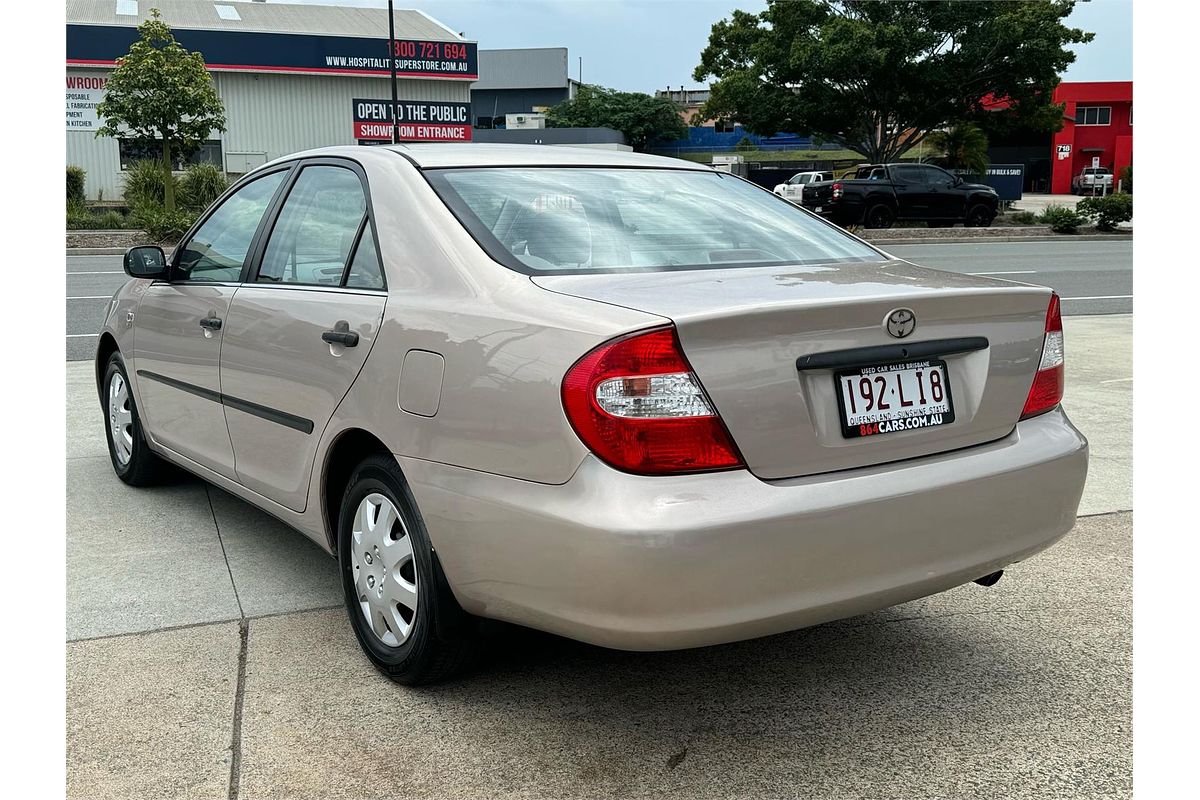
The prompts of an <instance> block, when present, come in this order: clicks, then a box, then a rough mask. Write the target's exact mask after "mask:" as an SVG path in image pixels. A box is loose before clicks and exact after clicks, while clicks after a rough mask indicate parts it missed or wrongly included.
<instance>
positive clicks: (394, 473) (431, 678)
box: [338, 456, 479, 685]
mask: <svg viewBox="0 0 1200 800" xmlns="http://www.w3.org/2000/svg"><path fill="white" fill-rule="evenodd" d="M338 562H339V565H340V571H341V575H342V588H343V590H344V592H345V599H346V610H347V612H348V613H349V615H350V624H351V626H352V627H353V628H354V635H355V636H356V637H357V639H358V643H359V645H360V646H361V647H362V649H363V652H364V653H365V654H366V655H367V658H369V659H370V660H371V663H372V664H374V665H375V668H376V669H378V670H379V671H380V672H382V673H383V674H384V675H386V676H387V677H388V678H390V679H392V680H393V681H396V682H397V683H403V684H408V685H416V684H421V683H433V682H435V681H439V680H442V679H444V678H448V677H450V676H452V675H454V674H455V673H458V672H460V671H462V670H463V669H464V668H465V667H467V666H468V665H469V664H470V662H471V661H472V660H473V657H474V656H475V654H476V653H477V651H478V641H479V639H478V633H477V630H478V626H477V620H476V619H475V618H474V617H471V616H470V615H468V614H467V613H466V612H464V611H463V610H462V608H461V607H460V606H459V605H458V602H457V601H456V600H455V599H454V595H453V594H452V593H451V591H450V587H449V585H448V584H447V583H446V579H445V576H444V575H442V572H441V568H440V567H439V566H438V564H437V563H436V557H435V555H434V552H433V548H432V546H431V545H430V543H429V537H428V535H427V534H426V533H425V526H424V524H423V523H422V521H421V517H420V514H418V513H417V508H416V503H415V501H414V500H413V498H412V495H411V493H410V492H409V490H408V484H407V483H406V481H405V480H404V476H403V474H401V472H400V467H399V465H397V464H396V461H395V459H393V458H391V457H390V456H372V457H370V458H368V459H366V460H365V461H363V462H362V463H361V464H359V465H358V467H357V468H356V469H355V470H354V473H353V474H352V475H351V476H350V481H349V484H348V486H347V488H346V494H345V496H344V497H343V499H342V506H341V514H340V519H339V524H338Z"/></svg>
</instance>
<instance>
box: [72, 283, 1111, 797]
mask: <svg viewBox="0 0 1200 800" xmlns="http://www.w3.org/2000/svg"><path fill="white" fill-rule="evenodd" d="M76 280H81V279H76ZM1131 333H1132V318H1131V317H1129V316H1127V315H1112V316H1102V317H1087V316H1080V317H1071V318H1069V319H1068V320H1067V321H1066V335H1067V353H1068V390H1067V400H1066V407H1067V409H1068V413H1070V414H1071V416H1072V418H1073V419H1074V420H1075V422H1076V424H1077V425H1079V427H1080V428H1081V429H1082V430H1083V431H1084V433H1085V434H1087V435H1088V437H1089V438H1090V440H1091V443H1092V467H1091V472H1090V475H1089V481H1088V486H1087V489H1086V490H1085V496H1084V501H1083V506H1082V508H1081V514H1085V515H1088V516H1085V517H1083V518H1081V519H1080V521H1079V523H1078V524H1077V526H1076V529H1075V531H1074V532H1073V533H1072V534H1071V535H1069V536H1068V537H1067V538H1066V539H1065V540H1063V542H1062V543H1060V544H1059V545H1058V546H1056V547H1054V548H1053V549H1051V550H1049V551H1047V552H1046V553H1043V554H1041V555H1039V556H1037V557H1035V558H1033V559H1031V560H1030V561H1028V562H1026V563H1023V564H1020V565H1018V566H1016V567H1014V568H1013V569H1011V570H1010V571H1009V572H1008V573H1006V575H1005V578H1004V579H1003V580H1002V581H1001V582H1000V583H999V584H998V585H996V586H995V587H992V588H990V589H984V588H981V587H978V586H974V585H969V586H965V587H960V588H958V589H955V590H952V591H950V592H946V593H944V594H941V595H938V596H935V597H931V598H926V599H923V600H919V601H915V602H912V603H908V604H905V605H903V606H898V607H896V608H892V609H888V610H885V611H881V612H877V613H874V614H868V615H865V616H861V617H856V618H853V619H849V620H844V621H840V622H835V623H831V624H827V625H822V626H819V627H816V628H811V629H808V630H803V631H798V632H794V633H790V634H784V635H780V636H774V637H770V638H767V639H760V640H756V641H751V642H742V643H738V644H732V645H726V646H722V647H713V648H703V649H698V650H690V651H683V652H676V653H658V654H653V653H652V654H646V653H640V654H639V653H621V652H615V651H609V650H603V649H600V648H595V647H589V646H586V645H581V644H576V643H573V642H569V641H566V640H563V639H559V638H556V637H552V636H548V635H544V634H539V633H534V632H530V631H522V630H517V629H513V628H499V629H498V630H497V631H496V632H495V634H494V637H493V641H492V644H491V647H490V649H489V653H488V656H487V658H486V659H485V661H484V663H483V664H482V665H481V667H480V669H479V671H478V673H477V674H476V675H474V676H472V677H470V678H467V679H464V680H461V681H458V682H455V683H452V684H448V685H444V686H439V687H433V688H425V689H419V690H413V689H405V688H402V687H398V686H395V685H393V684H391V683H389V682H388V681H386V680H384V679H383V678H381V677H379V676H378V675H377V674H376V673H375V672H374V670H373V669H372V668H371V666H370V665H369V663H368V662H367V661H366V659H365V658H364V657H362V656H361V655H360V653H359V651H358V647H357V645H356V644H355V642H354V639H353V636H352V634H351V633H350V630H349V626H348V624H347V623H346V621H345V618H344V612H343V611H342V610H341V608H340V605H339V589H338V586H337V576H336V572H335V568H334V564H333V562H332V560H331V559H329V558H328V557H327V556H326V555H325V554H324V553H322V552H321V551H320V550H318V549H317V548H316V546H315V545H312V544H311V543H309V542H308V540H306V539H305V538H304V537H302V536H300V535H299V534H297V533H293V532H291V531H290V530H288V529H286V528H284V527H283V526H282V525H281V524H279V523H278V522H276V521H275V520H273V519H272V518H270V517H268V516H266V515H265V514H263V513H261V512H259V511H257V510H255V509H253V508H251V507H250V506H248V505H246V504H244V503H242V502H241V501H238V500H236V499H234V498H232V497H231V496H229V495H227V494H226V493H224V492H222V491H221V490H218V489H215V488H211V487H207V486H206V485H204V484H202V483H200V482H199V481H196V480H193V479H190V478H186V477H181V478H180V479H179V480H178V481H177V482H175V483H174V484H171V485H168V486H164V487H161V488H156V489H152V490H134V489H130V488H128V487H126V486H124V484H122V483H120V482H119V481H118V480H117V479H116V478H115V477H114V476H113V475H112V471H111V468H110V467H109V464H108V460H107V455H106V451H105V445H104V439H103V430H102V428H101V419H100V413H99V408H98V404H97V400H96V394H95V388H94V384H93V377H92V373H91V366H90V364H88V363H87V362H81V363H80V362H77V363H68V364H67V367H66V371H67V384H68V407H67V438H68V444H67V449H68V452H67V456H68V461H67V470H68V472H67V486H68V497H67V639H68V644H67V683H68V686H67V709H68V716H67V776H68V793H69V795H70V796H71V797H77V798H88V799H89V800H91V799H93V798H106V797H120V798H142V797H145V798H156V799H159V798H176V797H195V798H216V797H222V798H224V797H236V798H314V799H315V798H331V797H350V798H363V797H410V798H419V797H428V798H450V797H466V798H525V797H528V798H535V797H537V798H542V797H588V798H592V797H611V798H638V797H681V798H701V797H733V796H745V797H754V798H775V797H779V798H783V797H788V798H793V797H812V798H851V797H887V798H898V797H903V798H924V797H953V798H959V797H977V796H993V797H1004V798H1049V797H1081V798H1082V797H1088V798H1091V797H1128V796H1129V795H1130V793H1131V776H1130V770H1131V738H1130V660H1131V636H1130V633H1131V529H1132V515H1131V514H1130V513H1128V512H1129V510H1130V509H1131V508H1132V499H1131V487H1130V474H1131V443H1130V429H1131V427H1130V420H1129V415H1130V409H1131V396H1132V377H1131V376H1132V364H1131V353H1130V347H1131ZM1013 502H1020V498H1013Z"/></svg>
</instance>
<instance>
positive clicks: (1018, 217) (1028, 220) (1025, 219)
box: [1012, 211, 1037, 225]
mask: <svg viewBox="0 0 1200 800" xmlns="http://www.w3.org/2000/svg"><path fill="white" fill-rule="evenodd" d="M1012 221H1013V222H1014V223H1015V224H1017V225H1032V224H1034V223H1035V222H1037V214H1034V213H1033V212H1032V211H1017V212H1015V213H1014V214H1013V215H1012Z"/></svg>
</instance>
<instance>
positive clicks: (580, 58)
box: [579, 56, 583, 86]
mask: <svg viewBox="0 0 1200 800" xmlns="http://www.w3.org/2000/svg"><path fill="white" fill-rule="evenodd" d="M579 85H580V86H583V56H580V57H579Z"/></svg>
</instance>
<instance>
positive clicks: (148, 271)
mask: <svg viewBox="0 0 1200 800" xmlns="http://www.w3.org/2000/svg"><path fill="white" fill-rule="evenodd" d="M125 272H126V274H127V275H129V276H130V277H131V278H165V277H167V254H166V253H164V252H163V249H162V248H161V247H159V246H158V245H154V244H147V245H142V246H140V247H131V248H129V249H128V250H126V251H125Z"/></svg>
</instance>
